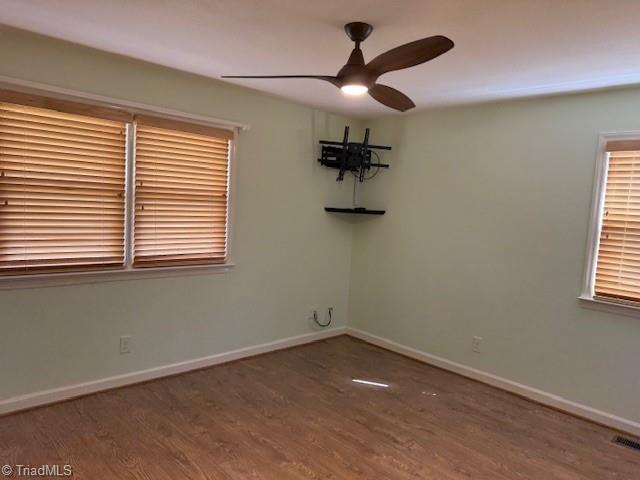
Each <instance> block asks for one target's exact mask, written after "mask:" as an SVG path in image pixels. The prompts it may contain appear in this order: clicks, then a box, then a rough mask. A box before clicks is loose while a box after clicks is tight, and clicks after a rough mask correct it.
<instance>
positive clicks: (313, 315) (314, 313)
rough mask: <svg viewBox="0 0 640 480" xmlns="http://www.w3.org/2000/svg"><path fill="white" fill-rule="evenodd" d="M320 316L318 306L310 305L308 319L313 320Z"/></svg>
mask: <svg viewBox="0 0 640 480" xmlns="http://www.w3.org/2000/svg"><path fill="white" fill-rule="evenodd" d="M318 318H319V317H318V307H309V315H308V316H307V319H308V320H311V321H313V320H317V319H318Z"/></svg>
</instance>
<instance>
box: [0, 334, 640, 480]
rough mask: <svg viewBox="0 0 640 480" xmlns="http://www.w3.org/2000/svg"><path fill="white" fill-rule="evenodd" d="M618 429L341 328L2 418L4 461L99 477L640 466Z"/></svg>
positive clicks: (464, 473)
mask: <svg viewBox="0 0 640 480" xmlns="http://www.w3.org/2000/svg"><path fill="white" fill-rule="evenodd" d="M352 378H362V379H366V380H373V381H380V382H384V383H388V384H390V387H389V388H380V387H372V386H368V385H360V384H356V383H353V382H352V381H351V379H352ZM613 436H614V432H613V431H612V430H609V429H607V428H604V427H601V426H598V425H594V424H592V423H589V422H586V421H583V420H580V419H577V418H574V417H571V416H568V415H565V414H562V413H560V412H557V411H555V410H552V409H548V408H545V407H542V406H540V405H537V404H534V403H531V402H528V401H527V400H524V399H521V398H518V397H516V396H513V395H510V394H508V393H505V392H502V391H500V390H496V389H494V388H491V387H488V386H486V385H483V384H480V383H477V382H474V381H471V380H468V379H465V378H462V377H460V376H457V375H455V374H451V373H448V372H445V371H443V370H439V369H437V368H433V367H429V366H427V365H424V364H421V363H418V362H416V361H413V360H410V359H407V358H404V357H402V356H399V355H396V354H394V353H391V352H387V351H385V350H382V349H380V348H377V347H374V346H372V345H368V344H366V343H364V342H361V341H359V340H355V339H352V338H350V337H346V336H343V337H338V338H334V339H330V340H326V341H322V342H318V343H314V344H310V345H306V346H302V347H297V348H293V349H290V350H284V351H280V352H275V353H271V354H267V355H262V356H258V357H253V358H249V359H245V360H241V361H237V362H234V363H229V364H226V365H221V366H217V367H212V368H208V369H205V370H200V371H196V372H191V373H187V374H184V375H180V376H176V377H170V378H165V379H161V380H156V381H153V382H149V383H145V384H141V385H136V386H132V387H127V388H123V389H119V390H113V391H110V392H104V393H99V394H95V395H91V396H88V397H84V398H81V399H77V400H74V401H70V402H66V403H61V404H57V405H52V406H49V407H45V408H40V409H36V410H32V411H28V412H23V413H18V414H15V415H11V416H7V417H3V418H0V465H3V464H9V465H16V464H23V465H24V464H28V465H31V466H39V465H42V464H60V465H64V464H69V465H71V466H72V467H73V477H72V478H75V479H91V480H108V479H118V480H126V479H148V480H165V479H166V480H169V479H171V480H173V479H198V480H201V479H277V480H288V479H291V480H295V479H352V478H353V479H364V478H366V479H434V480H435V479H437V480H459V479H483V480H484V479H487V480H519V479H530V480H533V479H540V480H577V479H589V480H607V479H625V480H638V479H640V452H636V451H633V450H630V449H626V448H624V447H620V446H617V445H614V444H612V443H611V439H612V438H613ZM0 478H2V477H1V476H0Z"/></svg>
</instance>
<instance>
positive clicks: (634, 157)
mask: <svg viewBox="0 0 640 480" xmlns="http://www.w3.org/2000/svg"><path fill="white" fill-rule="evenodd" d="M601 144H602V152H601V156H600V159H599V164H598V170H597V174H596V186H595V195H594V197H595V200H594V221H593V230H594V231H593V232H592V237H593V238H592V242H590V243H591V249H592V253H591V261H590V265H588V269H587V270H588V273H587V279H586V285H585V294H584V295H583V297H587V298H592V299H595V300H602V301H608V302H616V303H623V304H631V305H634V304H637V306H640V135H638V136H636V137H635V138H634V136H632V135H623V136H620V137H618V138H616V137H615V136H609V137H607V138H604V139H603V141H602V142H601Z"/></svg>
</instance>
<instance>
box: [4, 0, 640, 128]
mask: <svg viewBox="0 0 640 480" xmlns="http://www.w3.org/2000/svg"><path fill="white" fill-rule="evenodd" d="M349 21H366V22H369V23H371V24H373V26H374V27H375V30H374V31H373V34H372V35H371V37H369V39H368V40H367V41H366V42H364V43H363V46H362V47H363V51H364V54H365V59H366V60H369V59H371V58H373V57H374V56H375V55H377V54H379V53H382V52H383V51H386V50H388V49H390V48H392V47H395V46H397V45H400V44H402V43H406V42H409V41H412V40H416V39H418V38H422V37H426V36H431V35H436V34H441V35H446V36H448V37H450V38H451V39H453V40H454V42H455V43H456V47H455V48H454V49H453V50H452V51H450V52H449V53H447V54H445V55H443V56H442V57H439V58H437V59H435V60H433V61H431V62H429V63H427V64H424V65H421V66H418V67H414V68H411V69H407V70H403V71H399V72H393V73H390V74H387V75H384V76H383V77H381V79H380V80H379V81H380V82H381V83H385V84H388V85H390V86H393V87H395V88H398V89H399V90H402V91H403V92H405V93H406V94H407V95H409V96H410V97H411V98H412V99H413V100H414V101H415V103H416V104H417V107H418V109H424V108H429V107H434V106H442V105H453V104H462V103H471V102H478V101H485V100H495V99H501V98H514V97H522V96H530V95H540V94H549V93H559V92H569V91H579V90H588V89H594V88H601V87H610V86H617V85H630V84H636V83H640V27H639V26H640V0H315V1H313V0H107V1H104V0H47V1H42V0H0V23H4V24H7V25H11V26H15V27H19V28H23V29H26V30H31V31H34V32H39V33H43V34H46V35H50V36H53V37H57V38H61V39H65V40H70V41H73V42H76V43H80V44H83V45H88V46H91V47H95V48H99V49H102V50H107V51H110V52H115V53H120V54H123V55H128V56H131V57H135V58H139V59H143V60H147V61H150V62H154V63H158V64H162V65H166V66H170V67H174V68H178V69H181V70H186V71H190V72H194V73H199V74H202V75H206V76H210V77H214V78H218V77H219V76H220V75H223V74H236V75H243V74H244V75H251V74H254V75H270V74H325V75H334V74H335V73H336V72H337V70H338V69H339V68H340V67H341V66H342V65H343V64H344V63H345V61H346V59H347V57H348V55H349V52H350V50H351V48H352V45H353V44H352V43H350V41H349V39H348V38H347V37H346V35H345V34H344V33H343V30H342V26H343V25H344V24H345V23H347V22H349ZM234 83H238V84H241V85H246V86H249V87H251V88H255V89H259V90H263V91H265V92H270V93H274V94H276V95H281V96H283V97H287V98H290V99H293V100H296V101H299V102H302V103H305V104H308V105H312V106H315V107H319V108H323V109H326V110H329V111H334V112H341V113H345V114H348V115H353V116H361V117H364V116H374V115H380V114H387V113H392V112H393V111H392V110H389V109H388V108H386V107H384V106H382V105H379V104H377V103H376V102H375V101H373V100H372V99H370V98H369V97H366V98H346V97H344V96H343V95H342V94H341V93H340V91H339V90H338V89H336V88H335V87H334V86H332V85H330V84H328V83H325V82H319V81H313V80H243V81H240V80H237V81H236V80H234Z"/></svg>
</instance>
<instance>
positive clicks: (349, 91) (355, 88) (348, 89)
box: [340, 84, 369, 96]
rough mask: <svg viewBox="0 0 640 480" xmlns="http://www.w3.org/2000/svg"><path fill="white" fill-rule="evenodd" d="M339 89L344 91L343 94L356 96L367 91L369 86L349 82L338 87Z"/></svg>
mask: <svg viewBox="0 0 640 480" xmlns="http://www.w3.org/2000/svg"><path fill="white" fill-rule="evenodd" d="M340 90H342V93H344V94H345V95H352V96H358V95H364V94H365V93H367V92H368V91H369V88H368V87H367V86H366V85H358V84H350V85H343V86H342V87H340Z"/></svg>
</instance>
